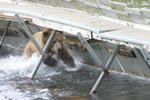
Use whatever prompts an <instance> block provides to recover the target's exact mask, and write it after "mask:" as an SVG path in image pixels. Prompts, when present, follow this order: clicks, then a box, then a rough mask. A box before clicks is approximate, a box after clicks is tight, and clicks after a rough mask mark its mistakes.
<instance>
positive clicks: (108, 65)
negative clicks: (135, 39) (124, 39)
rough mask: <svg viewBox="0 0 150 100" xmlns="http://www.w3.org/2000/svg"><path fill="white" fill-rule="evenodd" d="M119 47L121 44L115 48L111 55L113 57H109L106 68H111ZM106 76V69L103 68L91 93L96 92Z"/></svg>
mask: <svg viewBox="0 0 150 100" xmlns="http://www.w3.org/2000/svg"><path fill="white" fill-rule="evenodd" d="M119 49H120V45H118V46H117V48H116V49H115V50H114V52H113V54H112V55H111V57H110V58H109V59H108V61H107V63H106V65H105V69H109V68H110V66H111V64H112V63H113V61H114V59H115V57H116V55H117V54H118V51H119ZM104 77H105V71H104V70H103V71H102V72H101V74H100V76H99V78H98V79H97V81H96V83H95V84H94V86H93V88H92V90H91V91H90V94H94V93H96V89H97V87H98V85H99V84H100V83H102V80H103V79H104Z"/></svg>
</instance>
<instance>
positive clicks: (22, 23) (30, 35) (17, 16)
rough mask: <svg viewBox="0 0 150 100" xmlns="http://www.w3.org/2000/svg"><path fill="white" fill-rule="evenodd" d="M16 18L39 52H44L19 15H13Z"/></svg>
mask: <svg viewBox="0 0 150 100" xmlns="http://www.w3.org/2000/svg"><path fill="white" fill-rule="evenodd" d="M15 16H16V18H17V20H18V21H19V24H20V25H21V27H22V28H23V29H24V31H25V32H26V34H27V36H28V37H29V38H30V39H31V41H32V42H33V44H34V45H35V47H36V48H37V49H38V50H39V52H40V53H41V54H42V55H44V52H43V50H42V48H41V47H40V45H39V44H38V43H37V41H36V40H35V39H34V37H33V36H32V33H31V32H30V31H29V29H28V28H27V26H26V25H25V23H24V21H23V20H22V19H21V18H20V17H19V15H17V14H16V15H15Z"/></svg>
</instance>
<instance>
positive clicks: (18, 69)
mask: <svg viewBox="0 0 150 100" xmlns="http://www.w3.org/2000/svg"><path fill="white" fill-rule="evenodd" d="M37 61H38V55H37V54H34V55H33V56H32V57H31V59H26V58H25V57H23V56H8V57H5V58H2V59H0V100H33V99H36V98H42V99H46V100H53V96H52V94H51V92H50V91H49V90H48V89H47V88H45V89H36V88H35V89H34V92H32V91H28V90H25V91H22V90H20V89H17V88H16V87H17V86H18V83H17V82H16V81H15V79H17V78H28V77H29V76H30V74H31V72H32V71H33V69H34V67H35V66H36V63H37ZM56 68H61V69H63V70H67V71H75V70H78V69H79V67H76V68H69V67H67V66H66V65H64V64H63V62H62V61H59V64H58V66H57V67H56ZM56 68H51V67H48V66H46V65H45V64H43V63H42V64H41V66H40V68H39V70H38V73H37V74H36V77H38V76H43V77H47V76H48V77H53V76H55V75H60V74H61V71H60V70H59V71H57V70H56ZM29 81H30V82H31V81H32V80H29ZM36 82H38V81H36Z"/></svg>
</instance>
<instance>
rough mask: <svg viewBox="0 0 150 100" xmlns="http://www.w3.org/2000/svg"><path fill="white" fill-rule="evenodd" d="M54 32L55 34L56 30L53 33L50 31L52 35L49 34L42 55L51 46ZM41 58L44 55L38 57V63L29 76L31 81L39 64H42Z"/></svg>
mask: <svg viewBox="0 0 150 100" xmlns="http://www.w3.org/2000/svg"><path fill="white" fill-rule="evenodd" d="M56 32H57V31H56V30H53V31H52V33H51V35H50V37H49V39H48V41H47V42H46V45H45V47H44V49H43V52H44V53H45V52H46V51H47V49H48V48H49V47H50V46H51V43H52V40H53V39H54V37H55V34H56ZM43 57H44V55H40V57H39V60H38V63H37V65H36V67H35V69H34V70H33V72H32V74H31V79H34V76H35V74H36V73H37V71H38V69H39V67H40V64H41V62H42V60H43Z"/></svg>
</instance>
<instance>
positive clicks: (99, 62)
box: [77, 32, 102, 66]
mask: <svg viewBox="0 0 150 100" xmlns="http://www.w3.org/2000/svg"><path fill="white" fill-rule="evenodd" d="M77 36H78V38H79V40H80V41H81V42H82V43H83V44H84V46H85V47H86V49H87V50H88V52H89V53H90V55H91V56H92V57H93V59H94V60H95V61H96V63H97V64H98V65H99V66H102V61H101V60H100V58H99V57H98V56H97V55H96V53H95V51H94V50H93V49H92V47H91V46H90V45H89V43H88V42H87V41H86V40H85V39H84V37H83V36H82V34H81V33H80V32H78V33H77Z"/></svg>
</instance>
